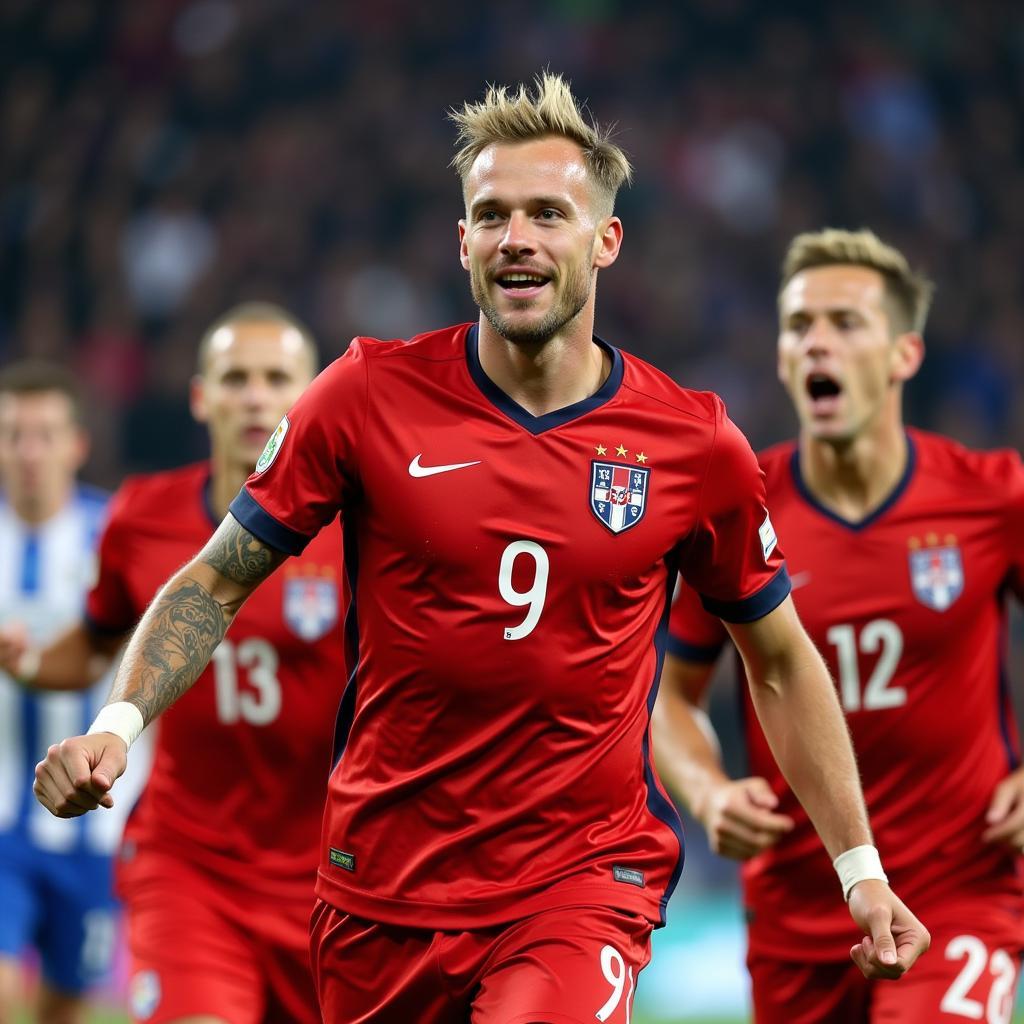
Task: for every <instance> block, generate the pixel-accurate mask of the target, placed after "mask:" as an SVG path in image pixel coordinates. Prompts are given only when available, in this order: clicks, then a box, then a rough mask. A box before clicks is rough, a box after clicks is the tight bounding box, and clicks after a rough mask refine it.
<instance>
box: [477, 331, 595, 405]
mask: <svg viewBox="0 0 1024 1024" xmlns="http://www.w3.org/2000/svg"><path fill="white" fill-rule="evenodd" d="M579 320H580V321H581V322H580V323H573V324H572V325H571V326H570V325H566V329H565V330H563V331H560V332H559V333H558V334H556V335H553V336H552V337H551V338H548V339H547V340H546V341H544V342H539V343H537V344H521V343H517V342H511V341H508V340H507V339H506V338H503V337H502V336H501V335H500V334H498V333H497V332H496V331H495V330H494V328H493V327H491V325H490V323H489V322H488V321H487V319H486V318H485V317H481V318H480V334H479V339H480V340H479V346H478V352H479V357H480V366H481V368H482V369H483V371H484V373H485V374H487V376H488V377H489V378H490V380H491V381H493V383H494V384H496V385H497V386H498V387H499V388H500V389H501V390H502V391H503V392H504V393H505V394H506V395H508V397H509V398H511V399H512V401H514V402H516V403H517V404H518V405H520V406H522V407H523V408H524V409H525V410H526V411H527V412H529V413H530V414H531V415H533V416H544V415H545V414H547V413H549V412H554V411H555V410H557V409H565V408H566V407H567V406H570V405H574V404H575V403H576V402H582V401H583V400H584V399H585V398H589V397H590V396H591V395H593V394H594V393H595V392H596V391H598V390H600V388H601V385H602V384H604V382H605V381H606V380H607V379H608V374H609V373H611V369H612V360H611V357H610V356H609V355H608V353H607V352H606V351H605V350H604V349H602V348H601V347H600V346H599V345H597V344H595V342H594V335H593V328H594V322H593V316H590V317H583V316H581V317H580V318H579Z"/></svg>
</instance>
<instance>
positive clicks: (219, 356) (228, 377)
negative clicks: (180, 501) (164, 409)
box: [192, 321, 313, 468]
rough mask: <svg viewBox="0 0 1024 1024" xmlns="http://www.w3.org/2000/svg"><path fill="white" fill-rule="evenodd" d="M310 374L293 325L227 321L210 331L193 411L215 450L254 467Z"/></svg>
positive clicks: (308, 360)
mask: <svg viewBox="0 0 1024 1024" xmlns="http://www.w3.org/2000/svg"><path fill="white" fill-rule="evenodd" d="M312 379H313V365H312V358H311V355H310V352H309V350H308V348H307V347H306V346H305V345H304V344H303V341H302V337H301V336H300V334H299V332H298V331H297V330H295V328H293V327H290V326H288V325H287V324H281V323H276V322H273V321H268V322H265V323H262V322H253V323H237V324H229V325H227V326H225V327H222V328H220V329H219V330H218V331H217V333H216V334H215V335H214V336H213V338H212V340H211V344H210V352H209V356H208V358H207V360H206V367H205V369H204V371H203V374H202V376H200V377H197V378H196V380H195V381H194V382H193V391H192V413H193V415H194V416H195V417H196V419H197V420H199V421H200V422H201V423H206V424H207V426H208V427H209V429H210V441H211V445H212V447H213V450H214V452H215V453H223V455H224V456H225V457H226V458H227V459H228V460H229V461H230V462H232V463H235V464H239V465H245V466H248V467H250V468H251V467H254V466H255V465H256V460H257V459H259V457H260V453H261V452H262V451H263V446H264V445H265V444H266V443H267V438H268V437H269V436H270V435H271V433H272V432H273V430H274V428H275V427H276V426H277V424H278V423H279V422H280V420H281V417H282V416H284V414H285V413H286V412H287V411H288V410H289V408H291V406H292V405H293V404H294V403H295V401H296V399H297V398H298V397H299V395H300V394H302V391H303V390H304V389H305V387H306V385H307V384H309V382H310V381H311V380H312Z"/></svg>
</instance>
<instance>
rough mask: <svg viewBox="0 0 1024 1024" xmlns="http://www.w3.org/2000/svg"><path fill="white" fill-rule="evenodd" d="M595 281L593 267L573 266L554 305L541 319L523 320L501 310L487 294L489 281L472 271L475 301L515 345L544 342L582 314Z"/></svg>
mask: <svg viewBox="0 0 1024 1024" xmlns="http://www.w3.org/2000/svg"><path fill="white" fill-rule="evenodd" d="M554 280H555V279H552V281H554ZM592 283H593V272H592V271H591V272H588V269H587V268H586V266H585V265H584V264H580V265H579V266H578V267H574V268H573V269H572V270H571V271H570V273H569V274H568V275H567V276H566V278H565V290H564V292H563V293H562V297H561V299H560V300H559V301H558V302H557V303H556V304H555V306H554V307H553V308H552V309H551V310H549V311H548V312H547V313H546V314H545V315H544V316H543V317H542V318H541V319H540V320H539V321H537V322H535V323H532V324H531V323H525V324H523V323H517V322H515V321H513V320H512V319H510V318H509V317H506V316H504V315H502V314H501V313H499V312H498V310H497V308H496V307H495V305H494V303H493V302H492V301H491V299H490V296H489V295H488V292H487V283H486V282H485V281H482V280H481V279H480V276H479V275H478V274H477V272H476V271H475V270H473V271H472V272H471V273H470V290H471V291H472V293H473V301H474V302H475V303H476V304H477V305H478V306H479V307H480V312H481V313H483V315H484V316H485V317H487V322H488V323H489V324H490V325H491V327H492V328H493V329H494V331H495V332H496V333H497V334H499V335H500V336H501V337H502V338H504V339H505V340H506V341H510V342H512V343H513V344H514V345H542V344H543V343H544V342H546V341H548V340H549V339H550V338H552V337H554V335H555V334H557V333H558V332H559V331H560V330H561V329H562V328H563V327H564V326H565V325H566V324H567V323H569V322H570V321H571V320H574V319H575V318H576V317H577V316H579V314H580V312H581V311H582V310H583V307H584V306H586V304H587V300H588V299H589V298H590V289H591V287H592Z"/></svg>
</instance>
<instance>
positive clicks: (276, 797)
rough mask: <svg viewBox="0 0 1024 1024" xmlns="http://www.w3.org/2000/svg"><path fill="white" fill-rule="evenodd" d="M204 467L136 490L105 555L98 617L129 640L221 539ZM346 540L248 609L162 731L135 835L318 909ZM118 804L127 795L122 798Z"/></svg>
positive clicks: (128, 835)
mask: <svg viewBox="0 0 1024 1024" xmlns="http://www.w3.org/2000/svg"><path fill="white" fill-rule="evenodd" d="M209 479H210V473H209V467H208V466H207V465H206V464H205V463H204V464H200V465H194V466H188V467H186V468H184V469H178V470H174V471H172V472H168V473H158V474H155V475H153V476H147V477H137V478H132V479H129V480H128V481H127V482H126V483H125V484H124V485H123V486H122V487H121V489H120V490H119V491H118V493H117V494H116V495H115V497H114V499H113V502H112V504H111V512H110V519H109V522H108V524H107V527H106V530H105V531H104V534H103V537H102V540H101V543H100V569H99V579H98V582H97V583H96V586H95V588H94V589H93V591H92V593H91V594H90V595H89V599H88V605H87V614H88V616H89V619H90V621H91V622H92V623H93V624H94V626H95V627H97V628H100V629H106V630H116V631H121V630H126V629H130V628H131V627H132V626H134V624H135V623H136V621H137V620H138V619H139V617H140V616H141V615H142V613H143V612H144V611H145V609H146V607H147V606H148V605H149V603H150V601H151V600H152V599H153V596H154V594H155V593H156V591H157V590H158V589H159V588H160V586H162V585H163V583H164V582H165V581H166V580H167V578H168V577H169V576H171V575H172V573H174V572H175V571H176V570H177V569H179V568H180V567H181V565H182V564H183V563H185V562H187V561H188V560H189V559H190V558H191V557H192V556H193V555H194V554H195V553H196V552H197V551H198V550H199V549H200V548H201V547H202V546H203V545H204V544H205V543H206V542H207V541H208V540H209V538H210V535H211V534H212V533H213V531H214V529H215V527H216V523H215V521H214V519H213V517H212V514H211V512H210V511H209V507H208V501H207V488H208V486H209ZM341 560H342V543H341V530H340V528H339V527H338V524H337V523H335V524H334V525H333V526H332V528H331V529H329V530H324V531H323V532H322V534H321V535H320V536H319V537H318V538H317V540H316V542H315V543H314V544H311V545H310V546H309V548H307V550H306V551H305V552H304V554H303V555H302V557H301V558H296V559H292V560H289V561H288V562H287V563H286V564H285V565H283V566H282V567H281V568H280V569H278V570H277V572H275V573H274V574H273V575H272V576H271V577H270V578H269V579H268V580H267V581H266V582H265V583H264V584H263V585H262V586H261V587H260V588H259V589H258V590H257V591H256V592H255V593H254V594H253V595H252V596H251V597H250V598H249V599H248V601H246V603H245V604H244V605H243V606H242V609H241V611H239V613H238V615H237V616H236V617H235V620H234V622H233V623H232V624H231V628H230V629H229V630H228V633H227V636H226V637H225V638H224V640H223V641H222V642H221V644H220V645H219V646H218V648H217V650H216V651H215V652H214V655H213V658H212V660H211V662H210V665H209V667H208V668H207V669H206V671H204V672H203V674H202V675H201V676H200V677H199V679H198V680H196V683H195V685H194V686H193V687H192V688H191V689H190V690H189V691H188V692H187V693H186V694H185V695H184V696H183V697H182V698H181V699H180V700H178V701H177V703H175V704H174V705H173V707H171V708H170V709H169V710H168V711H166V712H165V713H164V714H163V715H162V716H161V717H160V720H159V731H158V735H157V743H156V751H155V757H154V762H153V769H152V772H151V774H150V777H149V782H148V783H147V785H146V788H145V791H144V792H143V794H142V797H141V798H140V800H139V803H138V805H137V806H136V808H135V810H134V811H133V812H132V815H131V818H130V819H129V821H128V825H127V827H126V829H125V842H124V849H123V854H122V856H123V859H124V861H125V863H124V865H123V868H124V869H125V870H134V867H133V866H132V865H133V862H134V861H136V860H137V862H138V869H139V870H140V871H141V870H144V855H145V851H146V850H147V849H158V850H160V851H162V852H163V853H164V854H170V855H172V856H175V857H182V858H187V859H188V860H190V861H192V862H194V863H197V864H200V865H201V866H202V867H203V868H204V869H206V870H209V871H211V872H214V873H215V874H216V875H217V876H218V877H222V878H223V879H224V880H225V881H227V882H230V883H231V884H234V885H241V886H244V887H249V888H255V889H259V890H261V891H264V892H267V893H268V894H281V895H287V896H289V897H291V896H294V897H295V898H301V897H302V896H305V895H308V897H309V898H310V899H312V895H313V894H312V885H313V880H314V877H315V873H316V863H317V857H318V851H319V836H320V823H321V817H322V814H323V805H324V797H325V793H326V788H327V777H328V773H329V772H330V767H331V745H332V741H333V728H332V723H333V720H334V717H335V715H336V713H337V710H338V704H339V700H340V697H341V693H342V691H343V689H344V686H345V670H344V638H343V633H342V624H341V618H340V615H341V584H342V580H341V577H340V573H341ZM115 798H116V790H115Z"/></svg>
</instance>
